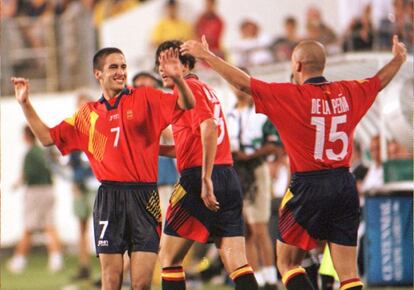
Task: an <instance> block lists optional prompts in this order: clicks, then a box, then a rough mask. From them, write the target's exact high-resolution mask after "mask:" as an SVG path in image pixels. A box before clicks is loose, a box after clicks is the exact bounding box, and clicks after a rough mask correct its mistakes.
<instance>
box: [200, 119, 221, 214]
mask: <svg viewBox="0 0 414 290" xmlns="http://www.w3.org/2000/svg"><path fill="white" fill-rule="evenodd" d="M200 132H201V143H202V145H203V157H202V158H203V159H202V167H201V198H202V200H203V201H204V204H205V206H206V207H207V208H208V209H209V210H212V211H218V210H219V203H218V202H217V199H216V196H215V195H214V188H213V182H212V180H211V174H212V172H213V167H214V160H215V159H216V151H217V125H216V123H215V121H214V119H207V120H204V121H203V122H202V123H201V124H200Z"/></svg>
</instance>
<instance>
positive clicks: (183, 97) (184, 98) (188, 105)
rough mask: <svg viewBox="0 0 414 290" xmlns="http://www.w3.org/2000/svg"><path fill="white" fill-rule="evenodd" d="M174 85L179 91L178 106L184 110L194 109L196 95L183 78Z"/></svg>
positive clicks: (175, 81) (175, 80) (176, 80)
mask: <svg viewBox="0 0 414 290" xmlns="http://www.w3.org/2000/svg"><path fill="white" fill-rule="evenodd" d="M174 83H175V85H176V87H177V89H178V100H177V104H178V107H180V108H181V109H183V110H189V109H192V108H194V105H195V99H194V95H193V93H192V91H191V89H190V88H189V86H188V85H187V83H186V82H185V80H184V79H183V78H178V79H174Z"/></svg>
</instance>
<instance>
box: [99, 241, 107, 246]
mask: <svg viewBox="0 0 414 290" xmlns="http://www.w3.org/2000/svg"><path fill="white" fill-rule="evenodd" d="M108 246H109V243H108V240H99V241H98V247H108Z"/></svg>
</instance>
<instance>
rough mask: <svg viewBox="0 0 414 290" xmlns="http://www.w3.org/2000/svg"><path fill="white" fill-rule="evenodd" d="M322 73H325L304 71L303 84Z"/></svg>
mask: <svg viewBox="0 0 414 290" xmlns="http://www.w3.org/2000/svg"><path fill="white" fill-rule="evenodd" d="M322 75H323V72H312V73H303V74H302V78H301V80H300V82H301V84H302V85H303V84H304V83H305V82H306V81H307V80H309V79H311V78H316V77H320V76H322Z"/></svg>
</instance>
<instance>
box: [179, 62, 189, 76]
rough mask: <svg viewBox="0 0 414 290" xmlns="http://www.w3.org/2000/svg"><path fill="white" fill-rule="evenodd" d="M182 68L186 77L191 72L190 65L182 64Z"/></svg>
mask: <svg viewBox="0 0 414 290" xmlns="http://www.w3.org/2000/svg"><path fill="white" fill-rule="evenodd" d="M181 66H182V72H183V74H184V75H185V74H187V73H188V72H190V67H189V66H188V64H182V65H181Z"/></svg>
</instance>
